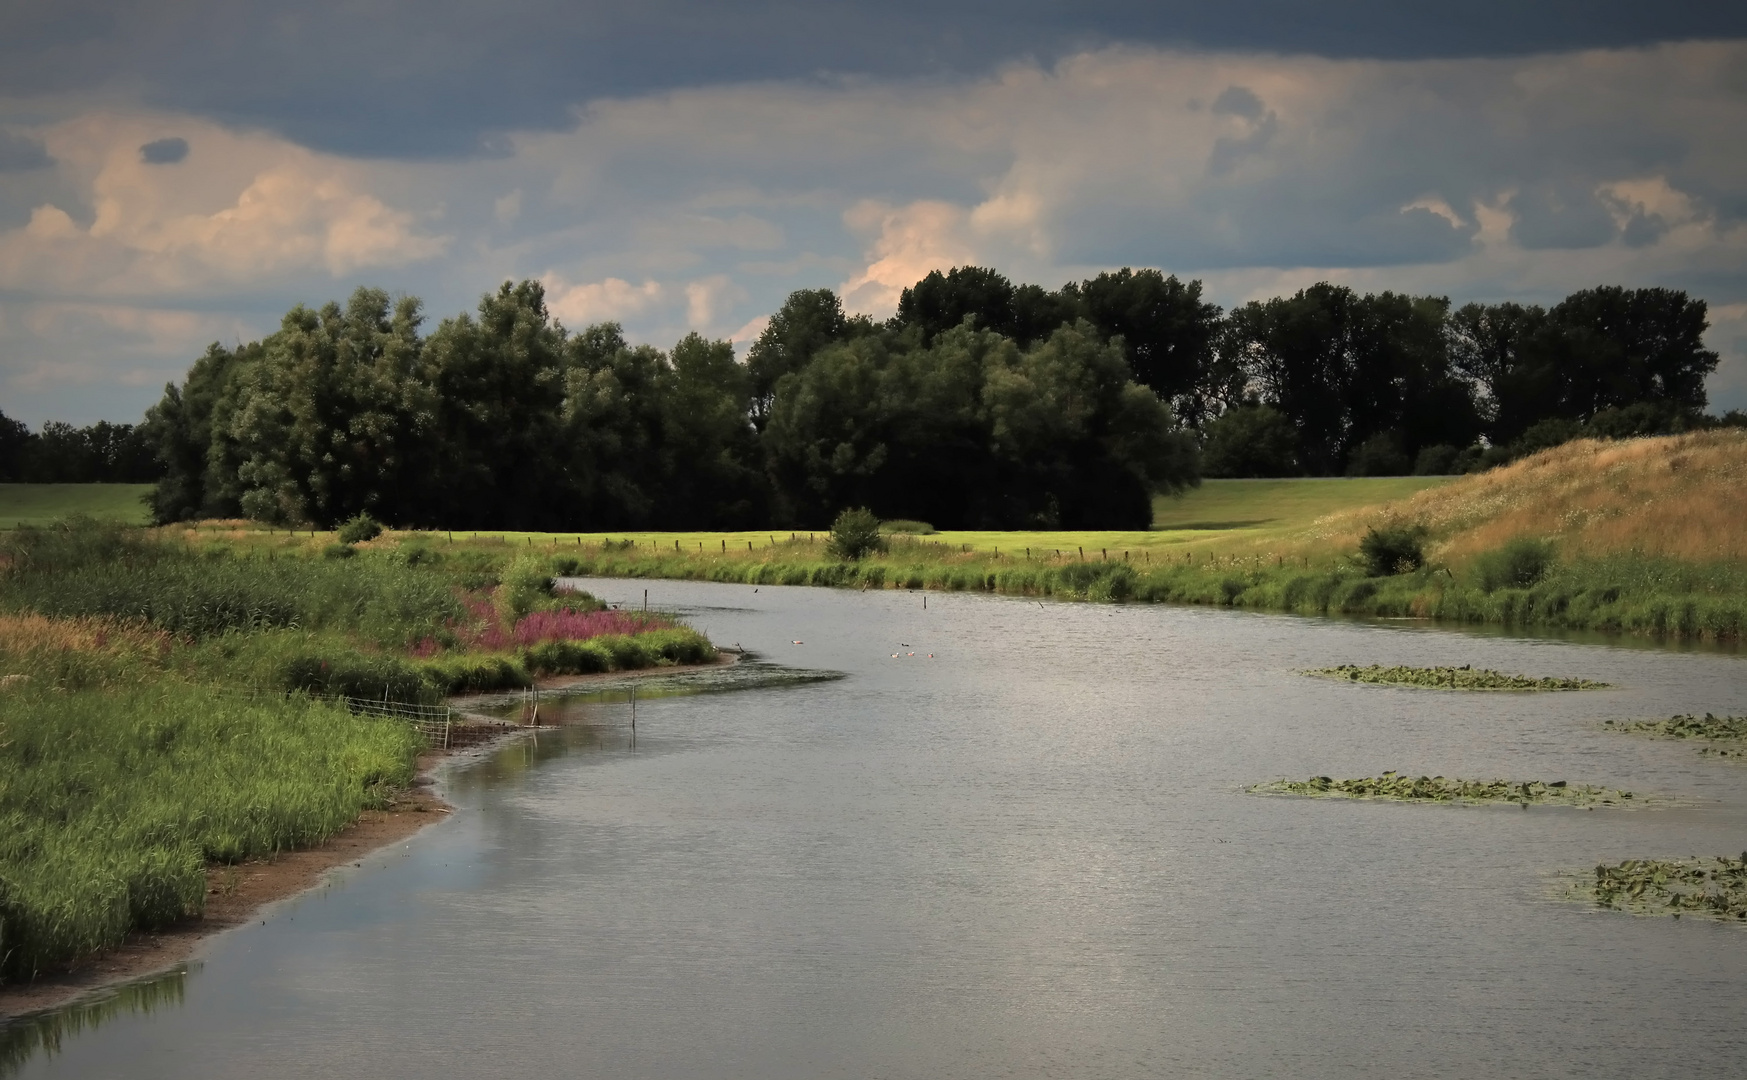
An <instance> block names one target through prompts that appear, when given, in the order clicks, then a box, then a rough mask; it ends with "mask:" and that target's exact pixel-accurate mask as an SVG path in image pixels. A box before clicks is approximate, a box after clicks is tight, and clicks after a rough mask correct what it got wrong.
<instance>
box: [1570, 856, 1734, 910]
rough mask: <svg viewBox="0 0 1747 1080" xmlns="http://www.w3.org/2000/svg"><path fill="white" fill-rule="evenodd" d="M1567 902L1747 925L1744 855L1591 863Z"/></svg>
mask: <svg viewBox="0 0 1747 1080" xmlns="http://www.w3.org/2000/svg"><path fill="white" fill-rule="evenodd" d="M1570 895H1571V896H1572V898H1573V899H1585V900H1593V901H1594V902H1595V903H1596V904H1597V905H1599V906H1601V907H1604V908H1611V909H1613V910H1616V911H1629V912H1632V913H1633V914H1637V915H1672V916H1674V917H1675V918H1679V917H1680V916H1681V915H1696V916H1698V917H1700V918H1707V919H1720V920H1725V921H1728V922H1735V923H1742V922H1747V852H1742V853H1741V858H1739V859H1731V858H1729V857H1728V856H1727V855H1719V856H1717V857H1716V858H1714V859H1703V858H1691V859H1627V860H1625V861H1624V862H1621V863H1616V864H1615V865H1613V866H1608V865H1606V864H1605V863H1604V864H1600V865H1597V866H1596V868H1595V877H1594V878H1593V879H1592V880H1589V881H1585V882H1583V883H1582V884H1580V885H1577V886H1575V887H1574V888H1572V889H1571V891H1570Z"/></svg>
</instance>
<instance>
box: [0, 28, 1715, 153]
mask: <svg viewBox="0 0 1747 1080" xmlns="http://www.w3.org/2000/svg"><path fill="white" fill-rule="evenodd" d="M1742 35H1747V5H1741V4H1734V5H1730V4H1721V3H1715V2H1712V0H1668V2H1663V3H1658V4H1645V3H1642V2H1641V0H1591V2H1580V0H1557V2H1552V3H1535V4H1522V3H1519V2H1515V0H1452V2H1448V3H1443V4H1437V5H1430V4H1403V3H1400V2H1399V0H1344V2H1340V0H1332V2H1330V3H1325V4H1315V5H1311V4H1304V3H1301V2H1299V0H1234V2H1227V3H1208V2H1207V0H1153V2H1139V3H1136V2H1116V0H1091V2H1085V3H1079V4H1072V5H1069V4H1061V3H1053V2H1044V0H1006V2H1002V3H996V2H993V0H956V2H954V0H946V2H928V3H923V2H921V0H888V2H885V3H812V4H795V3H792V2H789V0H725V2H716V3H697V2H686V3H682V2H678V0H646V2H643V3H639V4H634V5H633V4H625V3H608V2H605V0H581V2H574V0H572V2H566V0H503V2H500V3H497V4H490V5H487V4H480V3H462V2H459V0H435V2H428V0H427V2H414V0H374V2H365V3H357V2H342V0H317V2H313V3H305V4H297V5H287V4H267V3H261V2H256V3H238V2H234V0H164V2H160V3H155V4H149V5H118V4H114V3H111V2H109V0H14V2H13V3H12V4H9V5H8V11H7V14H5V15H4V16H0V94H7V95H18V96H32V95H36V94H43V93H53V92H62V91H81V92H84V91H90V90H92V89H93V88H98V87H103V86H109V87H113V88H117V89H119V90H120V91H122V92H125V93H127V94H129V95H130V96H133V97H135V99H136V100H141V101H143V102H144V103H146V104H149V105H153V106H158V107H165V108H172V109H179V110H185V111H188V112H192V113H196V114H199V115H205V116H211V117H214V118H217V119H221V120H226V121H229V122H232V123H239V124H247V125H260V126H264V127H267V128H269V129H272V130H275V131H278V132H280V133H281V134H284V135H287V136H289V137H290V138H292V139H294V140H296V141H298V142H301V143H303V144H305V145H308V146H312V147H317V148H321V149H328V150H335V151H339V152H342V153H349V154H358V155H366V156H452V155H463V156H471V155H477V154H491V153H497V152H502V151H503V150H504V148H505V146H506V144H505V143H504V141H503V140H502V139H501V137H500V133H502V132H506V131H516V130H523V131H525V130H538V129H547V130H551V129H558V128H562V127H564V126H566V125H568V124H569V123H570V122H571V115H572V114H571V112H570V109H571V107H572V106H573V105H575V104H577V103H579V102H583V101H587V100H591V99H594V98H599V97H613V96H626V95H636V94H644V93H649V92H654V91H660V90H665V89H671V88H675V87H686V86H701V85H708V84H715V83H725V82H740V81H746V80H760V79H794V78H811V77H815V76H817V75H819V74H821V73H834V74H863V75H874V76H884V77H891V76H917V75H924V76H948V77H951V76H965V75H976V74H981V73H984V72H986V71H988V70H989V69H991V68H992V67H993V66H995V65H998V64H1000V63H1003V62H1005V61H1008V60H1012V59H1015V58H1020V57H1026V58H1032V59H1036V60H1038V61H1041V62H1044V63H1049V62H1051V61H1053V60H1055V59H1057V58H1059V57H1061V56H1063V55H1066V54H1069V53H1072V52H1075V51H1077V50H1080V49H1083V48H1086V47H1089V46H1097V45H1103V44H1110V43H1127V44H1133V45H1157V46H1170V47H1186V48H1213V49H1240V50H1261V51H1270V52H1282V53H1309V54H1316V55H1322V56H1330V57H1368V58H1389V59H1412V58H1428V57H1474V56H1501V55H1521V54H1527V53H1535V52H1546V51H1560V50H1569V49H1574V48H1584V47H1596V46H1632V45H1641V44H1648V43H1652V42H1659V41H1670V40H1681V39H1692V38H1723V37H1736V36H1742Z"/></svg>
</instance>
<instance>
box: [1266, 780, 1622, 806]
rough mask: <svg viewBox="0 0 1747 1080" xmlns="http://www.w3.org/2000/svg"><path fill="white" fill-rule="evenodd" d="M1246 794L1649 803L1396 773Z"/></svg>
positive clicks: (1556, 785) (1565, 789)
mask: <svg viewBox="0 0 1747 1080" xmlns="http://www.w3.org/2000/svg"><path fill="white" fill-rule="evenodd" d="M1246 790H1248V791H1252V792H1255V793H1257V794H1263V795H1306V796H1311V797H1314V798H1346V799H1392V800H1395V801H1397V802H1448V803H1517V804H1519V805H1521V806H1523V807H1524V808H1525V809H1526V808H1527V807H1529V806H1530V805H1555V806H1642V805H1646V800H1645V799H1644V798H1643V797H1641V796H1637V795H1634V794H1633V793H1632V792H1630V791H1619V790H1616V789H1614V788H1605V787H1592V786H1590V785H1588V784H1570V783H1567V782H1565V781H1564V780H1553V781H1545V780H1455V779H1449V778H1446V777H1442V776H1417V777H1416V776H1403V775H1400V774H1397V773H1396V772H1394V771H1393V770H1391V771H1389V772H1386V773H1384V774H1383V775H1381V776H1366V777H1360V778H1358V779H1355V780H1335V779H1332V778H1330V777H1327V776H1313V777H1311V778H1310V779H1308V780H1274V781H1270V782H1269V783H1266V784H1255V785H1253V786H1251V787H1249V788H1248V789H1246Z"/></svg>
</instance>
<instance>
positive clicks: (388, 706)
mask: <svg viewBox="0 0 1747 1080" xmlns="http://www.w3.org/2000/svg"><path fill="white" fill-rule="evenodd" d="M216 692H217V693H219V694H222V695H224V696H226V697H242V698H260V697H283V696H285V691H283V690H271V689H268V688H265V687H225V688H223V689H220V690H217V691H216ZM315 696H317V697H319V698H321V699H322V700H326V701H332V702H336V703H338V704H341V705H344V706H345V707H346V709H347V710H348V711H350V712H353V713H356V714H358V715H360V716H371V717H378V718H381V719H384V720H399V721H401V722H403V723H406V724H410V725H412V726H413V727H414V728H415V729H417V731H418V733H419V734H420V735H422V736H424V740H425V744H426V745H427V746H429V747H431V748H432V749H434V750H451V749H455V748H457V747H461V746H467V745H470V744H472V743H477V742H481V741H483V740H485V739H488V738H490V737H492V736H494V735H500V734H502V733H503V732H505V731H509V730H513V729H516V728H518V727H522V726H525V724H526V723H527V720H528V717H527V712H528V710H527V708H526V707H524V709H523V713H524V724H514V723H510V722H507V721H503V720H495V719H492V718H489V717H483V716H479V715H477V714H474V713H467V712H462V711H460V710H458V709H454V708H451V707H450V706H448V705H427V704H424V703H422V702H417V701H391V700H389V699H388V698H358V697H349V696H346V695H333V696H327V695H319V694H318V695H315ZM538 722H539V713H538V711H535V712H534V713H533V718H532V723H535V724H537V723H538Z"/></svg>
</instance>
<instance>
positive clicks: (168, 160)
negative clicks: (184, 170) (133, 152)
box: [140, 138, 188, 165]
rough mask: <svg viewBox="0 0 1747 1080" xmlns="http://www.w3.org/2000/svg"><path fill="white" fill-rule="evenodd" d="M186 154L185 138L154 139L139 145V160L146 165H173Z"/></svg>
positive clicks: (186, 143)
mask: <svg viewBox="0 0 1747 1080" xmlns="http://www.w3.org/2000/svg"><path fill="white" fill-rule="evenodd" d="M187 156H188V140H187V139H177V138H169V139H154V140H152V141H151V142H149V143H146V144H145V145H144V146H142V147H140V160H141V161H143V162H145V163H146V164H147V165H174V164H176V163H177V162H179V161H181V160H182V159H183V158H185V157H187Z"/></svg>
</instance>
